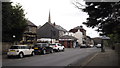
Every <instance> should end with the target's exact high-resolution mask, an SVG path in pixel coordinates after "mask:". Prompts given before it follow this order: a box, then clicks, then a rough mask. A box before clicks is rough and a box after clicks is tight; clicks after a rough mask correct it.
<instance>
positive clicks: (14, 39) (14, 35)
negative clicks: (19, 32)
mask: <svg viewBox="0 0 120 68" xmlns="http://www.w3.org/2000/svg"><path fill="white" fill-rule="evenodd" d="M15 37H16V36H15V35H13V42H14V41H15ZM14 44H15V42H14Z"/></svg>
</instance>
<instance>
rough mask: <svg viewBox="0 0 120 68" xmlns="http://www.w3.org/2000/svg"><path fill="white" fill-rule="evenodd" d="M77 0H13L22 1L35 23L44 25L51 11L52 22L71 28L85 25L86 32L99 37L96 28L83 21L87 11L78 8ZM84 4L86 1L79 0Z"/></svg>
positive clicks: (67, 28) (23, 6) (27, 16)
mask: <svg viewBox="0 0 120 68" xmlns="http://www.w3.org/2000/svg"><path fill="white" fill-rule="evenodd" d="M74 1H75V0H11V2H13V3H14V4H15V3H20V4H21V5H22V8H23V9H24V10H25V13H26V16H25V17H26V18H27V19H28V20H30V21H31V22H32V23H34V24H35V25H37V26H39V25H41V26H42V25H44V24H45V23H46V22H47V21H48V16H49V11H50V14H51V22H52V23H54V22H55V23H56V24H57V25H60V26H62V27H63V28H65V29H66V30H68V31H69V30H70V29H72V28H74V27H76V26H81V25H82V26H83V28H84V29H85V30H86V34H87V35H88V36H90V37H91V38H93V37H98V36H99V34H98V32H97V31H95V29H92V28H87V27H86V26H85V25H83V24H82V23H83V22H85V21H86V18H87V17H88V15H87V13H85V12H82V11H81V10H79V9H77V8H76V7H75V6H74V5H73V4H72V3H73V2H74ZM79 1H80V2H81V3H82V4H84V1H82V0H79Z"/></svg>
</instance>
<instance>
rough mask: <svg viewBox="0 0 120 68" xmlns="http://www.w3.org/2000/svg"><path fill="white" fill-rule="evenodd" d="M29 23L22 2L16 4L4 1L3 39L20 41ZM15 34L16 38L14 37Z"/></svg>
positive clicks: (5, 40)
mask: <svg viewBox="0 0 120 68" xmlns="http://www.w3.org/2000/svg"><path fill="white" fill-rule="evenodd" d="M26 26H27V23H26V19H25V14H24V10H23V9H22V6H21V5H20V4H16V5H15V6H12V5H11V2H2V41H3V42H14V41H20V40H21V39H22V35H23V32H24V30H25V29H26ZM13 35H15V38H13Z"/></svg>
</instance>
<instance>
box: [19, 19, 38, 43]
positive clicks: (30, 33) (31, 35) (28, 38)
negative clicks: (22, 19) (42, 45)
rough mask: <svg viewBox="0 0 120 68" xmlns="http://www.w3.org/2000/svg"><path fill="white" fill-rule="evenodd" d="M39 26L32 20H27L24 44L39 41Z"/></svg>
mask: <svg viewBox="0 0 120 68" xmlns="http://www.w3.org/2000/svg"><path fill="white" fill-rule="evenodd" d="M36 31H37V26H36V25H35V24H33V23H32V22H31V21H29V20H27V28H26V30H25V32H24V34H23V39H22V41H20V43H22V44H33V43H35V42H36V41H37V34H36Z"/></svg>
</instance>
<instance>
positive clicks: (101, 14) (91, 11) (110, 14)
mask: <svg viewBox="0 0 120 68" xmlns="http://www.w3.org/2000/svg"><path fill="white" fill-rule="evenodd" d="M77 7H78V6H77ZM79 8H80V7H78V9H79ZM82 11H83V12H86V13H88V15H89V18H87V21H86V22H83V24H85V25H86V26H87V27H92V28H94V27H97V28H98V29H97V31H98V32H102V33H103V34H105V35H108V36H110V37H111V38H113V37H114V40H116V41H119V39H120V36H119V34H120V2H86V6H85V8H82Z"/></svg>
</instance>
